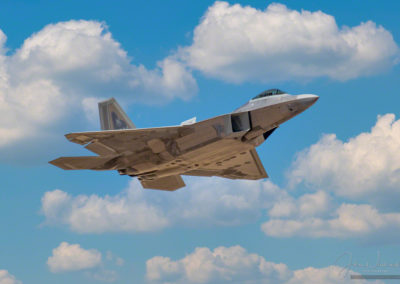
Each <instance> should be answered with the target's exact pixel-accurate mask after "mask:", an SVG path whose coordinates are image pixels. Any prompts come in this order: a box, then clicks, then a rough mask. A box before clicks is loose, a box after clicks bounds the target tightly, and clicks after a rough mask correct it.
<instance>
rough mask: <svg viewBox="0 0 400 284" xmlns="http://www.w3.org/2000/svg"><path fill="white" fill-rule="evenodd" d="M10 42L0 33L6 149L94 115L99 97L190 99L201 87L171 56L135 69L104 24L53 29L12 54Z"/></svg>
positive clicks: (1, 129)
mask: <svg viewBox="0 0 400 284" xmlns="http://www.w3.org/2000/svg"><path fill="white" fill-rule="evenodd" d="M5 43H6V36H5V34H4V33H3V32H2V31H1V30H0V112H1V113H2V119H1V122H0V134H1V135H0V137H1V138H0V147H3V148H4V146H7V145H10V144H11V143H14V142H18V141H21V140H24V141H26V139H28V138H29V139H32V138H37V137H41V138H43V136H46V138H48V136H49V134H51V133H53V132H54V128H55V127H56V125H60V124H62V123H69V124H70V125H71V124H73V121H74V119H75V120H76V118H80V119H85V115H83V112H87V113H86V115H87V116H88V117H93V114H92V113H93V107H92V106H91V105H90V103H96V100H99V99H100V98H107V97H111V96H115V97H118V98H120V99H123V100H125V101H126V102H134V101H140V102H147V103H159V102H161V101H168V100H171V99H173V98H181V99H188V98H190V97H191V96H192V95H193V94H194V93H195V92H196V90H197V85H196V82H195V80H194V78H193V77H192V75H191V73H190V72H189V71H188V70H187V68H186V67H185V66H184V65H183V64H182V63H181V62H179V61H178V60H176V59H174V58H173V57H166V58H164V59H163V60H161V61H160V62H158V64H157V67H156V68H154V69H152V70H149V69H147V68H146V67H145V66H143V65H141V64H133V63H132V59H131V58H130V57H129V56H128V54H127V53H126V51H125V50H124V49H123V48H122V47H121V45H120V43H119V42H117V41H116V40H115V39H113V37H112V35H111V33H110V31H109V30H108V28H107V26H106V25H105V24H104V23H101V22H96V21H83V20H81V21H74V20H71V21H68V22H59V23H56V24H50V25H47V26H46V27H44V28H43V29H42V30H40V31H39V32H37V33H35V34H33V35H31V36H30V37H29V38H27V39H26V40H25V41H24V43H23V44H22V46H21V47H20V48H19V49H17V50H16V51H15V52H14V53H12V54H11V55H7V53H6V51H7V50H6V47H5ZM63 121H64V122H63ZM65 121H66V122H65ZM75 123H76V121H75ZM80 124H82V123H81V122H80Z"/></svg>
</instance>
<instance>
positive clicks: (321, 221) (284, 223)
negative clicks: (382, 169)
mask: <svg viewBox="0 0 400 284" xmlns="http://www.w3.org/2000/svg"><path fill="white" fill-rule="evenodd" d="M332 215H333V216H329V217H325V218H321V217H316V216H312V215H311V216H306V217H304V216H293V217H291V218H279V219H276V218H272V219H270V220H268V221H267V222H265V223H264V224H262V226H261V229H262V230H263V231H264V233H265V234H266V235H268V236H273V237H292V236H302V237H312V238H319V237H329V238H360V237H362V238H363V239H368V238H369V239H372V238H373V237H375V235H377V234H378V233H379V235H381V236H382V235H383V236H385V234H386V232H392V233H391V234H390V236H391V237H392V238H393V237H396V236H395V235H397V237H398V234H397V233H393V232H398V231H399V229H400V213H397V212H396V213H381V212H379V211H378V210H377V209H376V208H374V207H372V206H371V205H367V204H362V205H358V204H346V203H344V204H342V205H340V206H339V207H338V208H337V209H336V210H335V212H334V214H332ZM381 239H382V238H381Z"/></svg>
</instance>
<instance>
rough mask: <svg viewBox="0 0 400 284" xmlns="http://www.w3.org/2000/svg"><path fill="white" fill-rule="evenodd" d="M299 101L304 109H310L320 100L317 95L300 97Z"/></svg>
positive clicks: (298, 97)
mask: <svg viewBox="0 0 400 284" xmlns="http://www.w3.org/2000/svg"><path fill="white" fill-rule="evenodd" d="M297 99H298V100H299V102H300V103H301V104H302V105H303V106H304V108H305V109H306V108H309V107H310V106H312V105H313V104H314V103H315V102H316V101H317V100H318V99H319V96H317V95H298V96H297Z"/></svg>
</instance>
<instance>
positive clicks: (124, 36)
mask: <svg viewBox="0 0 400 284" xmlns="http://www.w3.org/2000/svg"><path fill="white" fill-rule="evenodd" d="M398 11H400V3H399V2H398V1H380V2H379V3H378V2H376V1H372V0H371V1H369V0H368V1H334V2H332V1H331V2H329V1H281V2H271V1H228V2H213V1H197V2H193V1H192V2H191V1H174V2H173V3H172V2H167V1H146V2H144V1H113V2H110V1H58V2H55V1H2V2H1V4H0V30H1V32H0V116H1V121H0V169H1V180H2V182H1V187H0V188H1V191H0V224H3V226H2V233H1V234H0V252H1V253H0V270H1V271H0V284H1V283H21V282H22V283H71V282H72V283H99V282H100V283H101V282H112V283H166V282H169V283H225V282H227V283H228V282H232V281H233V280H235V281H236V283H268V281H270V282H271V283H314V282H315V281H316V282H315V283H339V282H340V283H343V282H344V281H349V282H351V283H354V282H352V281H350V280H349V279H348V277H347V278H346V277H345V278H343V275H341V267H342V266H343V265H345V264H347V263H348V262H347V261H343V259H341V261H340V263H337V262H336V260H337V258H338V257H340V256H341V255H342V254H343V253H346V252H348V253H350V254H352V256H353V262H359V263H366V262H369V263H375V262H376V259H377V254H380V255H381V260H382V262H386V263H398V262H399V261H400V242H399V237H400V233H399V232H400V212H399V210H398V208H399V206H398V205H399V203H398V200H399V197H400V191H399V188H400V174H399V172H400V171H399V169H400V162H399V161H400V159H398V155H399V154H400V121H398V116H399V111H398V105H399V102H400V100H399V98H398V90H399V87H400V81H399V75H400V67H399V64H398V63H399V62H400V51H399V50H400V49H399V44H398V42H399V40H400V26H399V20H398ZM274 87H277V88H280V89H282V90H285V91H287V92H288V93H291V94H304V93H312V94H317V95H319V96H320V99H319V101H318V102H317V103H316V104H315V105H314V106H313V107H312V108H310V109H309V110H307V111H306V112H304V113H303V114H301V115H299V116H298V117H296V118H294V119H293V120H291V121H289V122H287V123H285V124H284V125H282V126H281V127H280V128H279V129H278V130H277V131H276V132H275V133H274V134H273V135H272V136H271V137H270V138H269V139H268V141H267V142H266V143H264V144H263V145H261V146H260V147H259V148H258V149H257V151H258V153H259V155H260V158H261V160H262V162H263V164H264V166H265V168H266V170H267V172H268V174H269V176H270V179H268V180H264V181H257V182H242V181H227V180H222V179H216V178H212V179H207V178H187V179H185V181H186V184H187V187H186V188H183V189H180V190H179V191H177V192H173V193H169V192H159V191H149V190H143V189H142V188H141V187H140V184H139V183H137V182H136V181H135V180H132V179H130V178H129V177H125V176H119V175H118V173H116V172H91V171H68V172H67V171H62V170H60V169H58V168H55V167H53V166H51V165H50V164H48V163H47V162H48V161H49V160H52V159H54V158H56V157H58V156H61V155H63V156H78V155H87V154H88V152H87V151H86V150H85V149H83V148H82V147H80V146H79V145H74V144H71V143H69V142H68V141H67V140H66V139H65V138H64V136H63V135H64V134H65V133H69V132H74V131H86V130H98V129H99V128H100V127H99V122H98V118H97V113H96V108H97V102H98V101H99V100H102V99H105V98H108V97H111V96H114V97H116V98H117V99H118V101H120V102H121V104H122V105H123V107H124V109H125V110H126V111H127V113H128V114H129V116H130V117H131V119H132V120H133V122H134V123H135V124H136V126H138V127H153V126H166V125H176V124H179V123H180V122H181V121H184V120H186V119H189V118H191V117H193V116H196V117H197V119H198V120H202V119H206V118H208V117H211V116H215V115H219V114H223V113H228V112H230V111H232V110H234V109H235V108H237V107H238V106H240V105H242V104H244V103H245V102H246V101H248V100H249V99H250V98H252V97H254V96H255V95H256V94H258V93H259V92H261V91H262V90H265V89H269V88H274ZM343 262H344V263H343ZM368 269H369V270H368ZM368 269H364V270H362V269H355V268H354V267H353V268H352V270H354V271H356V272H359V273H371V271H372V273H373V270H372V268H368ZM367 270H368V271H367ZM386 273H390V274H400V271H398V269H397V270H396V269H394V270H390V271H387V272H386ZM341 277H342V278H341ZM316 279H319V280H316ZM7 281H9V282H7ZM313 281H314V282H313ZM360 283H361V282H360Z"/></svg>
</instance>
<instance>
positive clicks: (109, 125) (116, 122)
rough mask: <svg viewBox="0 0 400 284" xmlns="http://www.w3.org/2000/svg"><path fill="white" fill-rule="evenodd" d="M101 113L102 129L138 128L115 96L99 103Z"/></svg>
mask: <svg viewBox="0 0 400 284" xmlns="http://www.w3.org/2000/svg"><path fill="white" fill-rule="evenodd" d="M99 114H100V124H101V130H116V129H134V128H136V126H135V125H134V124H133V122H132V121H131V120H130V119H129V117H128V116H127V115H126V113H125V112H124V111H123V110H122V108H121V106H120V105H119V104H118V103H117V101H116V100H115V99H114V98H111V99H109V100H106V101H103V102H100V103H99Z"/></svg>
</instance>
